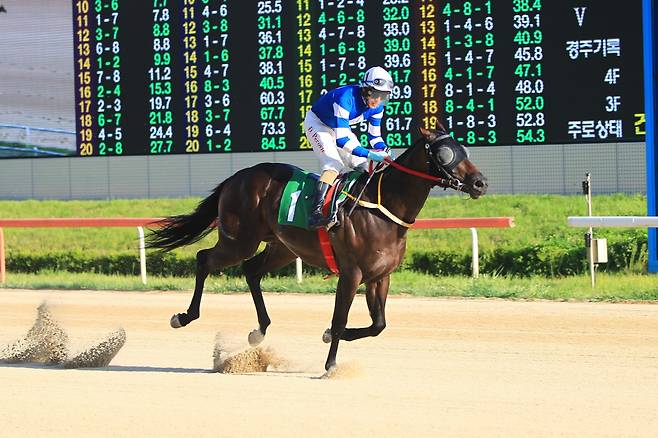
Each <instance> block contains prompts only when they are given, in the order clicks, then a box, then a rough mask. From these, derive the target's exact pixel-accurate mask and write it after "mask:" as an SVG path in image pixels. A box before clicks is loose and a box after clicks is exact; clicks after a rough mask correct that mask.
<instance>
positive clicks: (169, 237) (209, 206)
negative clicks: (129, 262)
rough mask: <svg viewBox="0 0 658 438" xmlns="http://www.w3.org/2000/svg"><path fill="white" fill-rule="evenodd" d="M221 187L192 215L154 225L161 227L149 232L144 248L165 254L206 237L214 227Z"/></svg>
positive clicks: (201, 203)
mask: <svg viewBox="0 0 658 438" xmlns="http://www.w3.org/2000/svg"><path fill="white" fill-rule="evenodd" d="M223 185H224V183H223V182H222V183H221V184H220V185H218V186H217V187H216V188H215V190H213V192H212V194H211V195H210V196H208V197H207V198H206V199H204V200H203V201H201V202H200V203H199V205H197V207H196V209H195V210H194V211H193V212H192V213H190V214H183V215H180V216H170V217H167V218H165V219H163V220H162V221H161V222H158V223H156V225H158V226H159V225H162V226H161V227H159V228H154V229H152V230H151V234H150V235H149V236H148V238H147V239H146V247H147V248H158V249H160V250H161V251H162V252H167V251H171V250H173V249H176V248H178V247H181V246H185V245H190V244H192V243H194V242H198V241H199V240H201V239H203V238H204V237H206V235H208V233H210V232H211V231H212V230H213V229H215V227H216V219H217V216H218V211H217V207H218V203H219V195H220V193H221V191H222V186H223Z"/></svg>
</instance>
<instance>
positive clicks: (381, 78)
mask: <svg viewBox="0 0 658 438" xmlns="http://www.w3.org/2000/svg"><path fill="white" fill-rule="evenodd" d="M360 85H361V88H374V89H375V90H378V91H385V92H388V93H390V92H391V91H393V87H394V86H395V84H394V83H393V78H392V77H391V75H390V74H389V73H388V72H387V71H386V70H384V69H383V68H381V67H371V68H369V69H368V71H366V74H365V75H363V79H362V80H361V84H360Z"/></svg>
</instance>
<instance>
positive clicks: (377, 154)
mask: <svg viewBox="0 0 658 438" xmlns="http://www.w3.org/2000/svg"><path fill="white" fill-rule="evenodd" d="M388 156H389V155H388V153H387V152H385V151H368V159H370V160H372V161H377V162H378V163H380V162H382V161H384V160H385V159H386V157H388Z"/></svg>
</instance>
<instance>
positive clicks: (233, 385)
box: [0, 290, 658, 437]
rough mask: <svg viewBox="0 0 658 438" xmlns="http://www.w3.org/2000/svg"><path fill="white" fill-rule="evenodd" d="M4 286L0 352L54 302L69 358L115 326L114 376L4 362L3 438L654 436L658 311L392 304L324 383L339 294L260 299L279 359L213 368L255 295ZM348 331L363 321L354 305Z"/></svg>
mask: <svg viewBox="0 0 658 438" xmlns="http://www.w3.org/2000/svg"><path fill="white" fill-rule="evenodd" d="M189 298H190V295H189V294H187V293H126V292H115V293H108V292H77V291H76V292H41V291H38V292H36V291H18V290H16V291H14V290H0V321H2V323H1V325H0V326H1V327H2V329H1V330H0V346H3V345H6V344H9V343H11V342H12V341H14V340H15V339H17V338H20V337H21V336H24V335H25V333H26V331H27V330H28V329H29V328H30V326H31V325H32V323H33V322H34V318H35V315H36V307H37V306H38V305H39V304H40V303H41V302H42V301H43V300H44V299H47V301H48V303H49V305H50V309H51V310H52V313H53V315H54V316H55V317H56V318H57V319H58V320H59V322H60V323H61V326H62V327H63V328H64V329H65V330H66V331H67V333H68V335H69V339H70V341H71V349H72V351H73V352H75V351H76V349H77V348H83V347H84V346H85V345H88V344H89V343H90V342H91V341H93V340H94V339H97V338H99V337H102V336H103V335H104V334H106V333H108V332H110V331H112V330H114V329H115V328H117V327H119V326H122V327H124V328H125V330H126V332H127V338H128V340H127V343H126V345H125V347H124V348H123V349H122V350H121V351H120V352H119V354H118V355H117V356H116V357H115V359H114V360H113V361H112V364H111V365H110V366H109V367H107V368H101V369H88V370H83V369H78V370H64V369H56V368H50V367H45V366H41V365H0V382H1V386H2V390H1V391H0V406H2V409H1V411H0V412H1V414H0V418H1V423H2V427H1V428H0V435H2V436H46V435H51V436H63V435H65V434H66V435H73V436H85V435H88V436H98V435H104V436H108V435H114V436H165V435H166V436H174V435H176V436H184V435H191V436H240V437H242V436H259V437H260V436H301V435H304V436H330V435H333V436H337V435H338V436H375V435H378V436H442V437H443V436H505V437H508V436H524V437H529V436H533V437H535V436H556V435H559V436H574V437H583V436H610V437H620V436H647V437H649V436H653V437H655V436H657V435H658V305H652V304H593V303H553V302H511V301H500V300H445V299H412V298H391V299H390V301H389V305H388V306H387V311H388V314H387V316H388V318H387V319H388V327H387V329H386V330H385V331H384V332H383V333H382V335H380V336H379V337H378V338H373V339H365V340H362V341H355V342H352V343H347V342H344V343H342V344H341V347H340V349H339V354H338V362H339V373H338V374H339V378H333V379H319V378H318V377H320V376H322V374H323V373H324V370H323V364H324V360H325V358H326V353H327V347H326V345H325V344H323V343H322V342H321V335H322V332H323V331H324V329H325V328H326V326H327V325H328V322H329V321H330V319H331V310H332V306H333V297H332V296H303V295H267V296H266V298H265V299H266V302H267V304H268V308H269V312H270V316H271V317H272V320H273V324H272V327H271V329H270V331H269V332H268V336H267V338H266V341H265V343H264V345H268V346H269V347H271V348H272V349H274V351H275V352H276V353H277V354H278V355H279V356H280V357H282V358H284V359H285V360H287V361H288V364H287V365H286V367H285V369H284V370H283V371H278V372H268V373H258V374H242V375H235V374H231V375H229V374H217V373H208V372H206V371H208V370H210V369H211V368H212V366H213V362H212V352H213V346H214V340H215V334H216V333H217V332H221V334H222V336H223V339H224V343H225V345H228V346H229V347H231V348H234V349H236V350H239V349H242V348H246V346H247V343H246V337H247V334H248V333H249V331H250V330H251V329H252V328H254V327H255V319H256V318H255V312H254V310H253V306H252V303H251V297H250V296H249V295H243V294H240V295H206V296H205V297H204V299H203V303H202V317H201V319H200V320H199V321H196V322H195V323H193V324H192V325H190V326H188V327H186V328H183V329H179V330H173V329H171V328H169V317H170V316H171V314H173V313H174V312H178V311H181V310H183V309H185V308H186V307H187V304H188V299H189ZM350 323H351V324H350V325H352V326H355V325H365V324H367V323H369V318H368V316H367V310H366V306H365V301H364V300H363V297H361V296H359V297H357V299H356V300H355V303H354V306H353V308H352V313H351V315H350Z"/></svg>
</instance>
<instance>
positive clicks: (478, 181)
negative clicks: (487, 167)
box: [474, 179, 484, 189]
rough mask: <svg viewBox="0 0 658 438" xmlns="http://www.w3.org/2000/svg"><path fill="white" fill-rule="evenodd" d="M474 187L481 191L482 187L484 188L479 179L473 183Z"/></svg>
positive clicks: (482, 182)
mask: <svg viewBox="0 0 658 438" xmlns="http://www.w3.org/2000/svg"><path fill="white" fill-rule="evenodd" d="M474 185H475V187H477V188H479V189H481V188H482V187H484V181H482V180H481V179H479V180H477V181H475V184H474Z"/></svg>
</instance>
